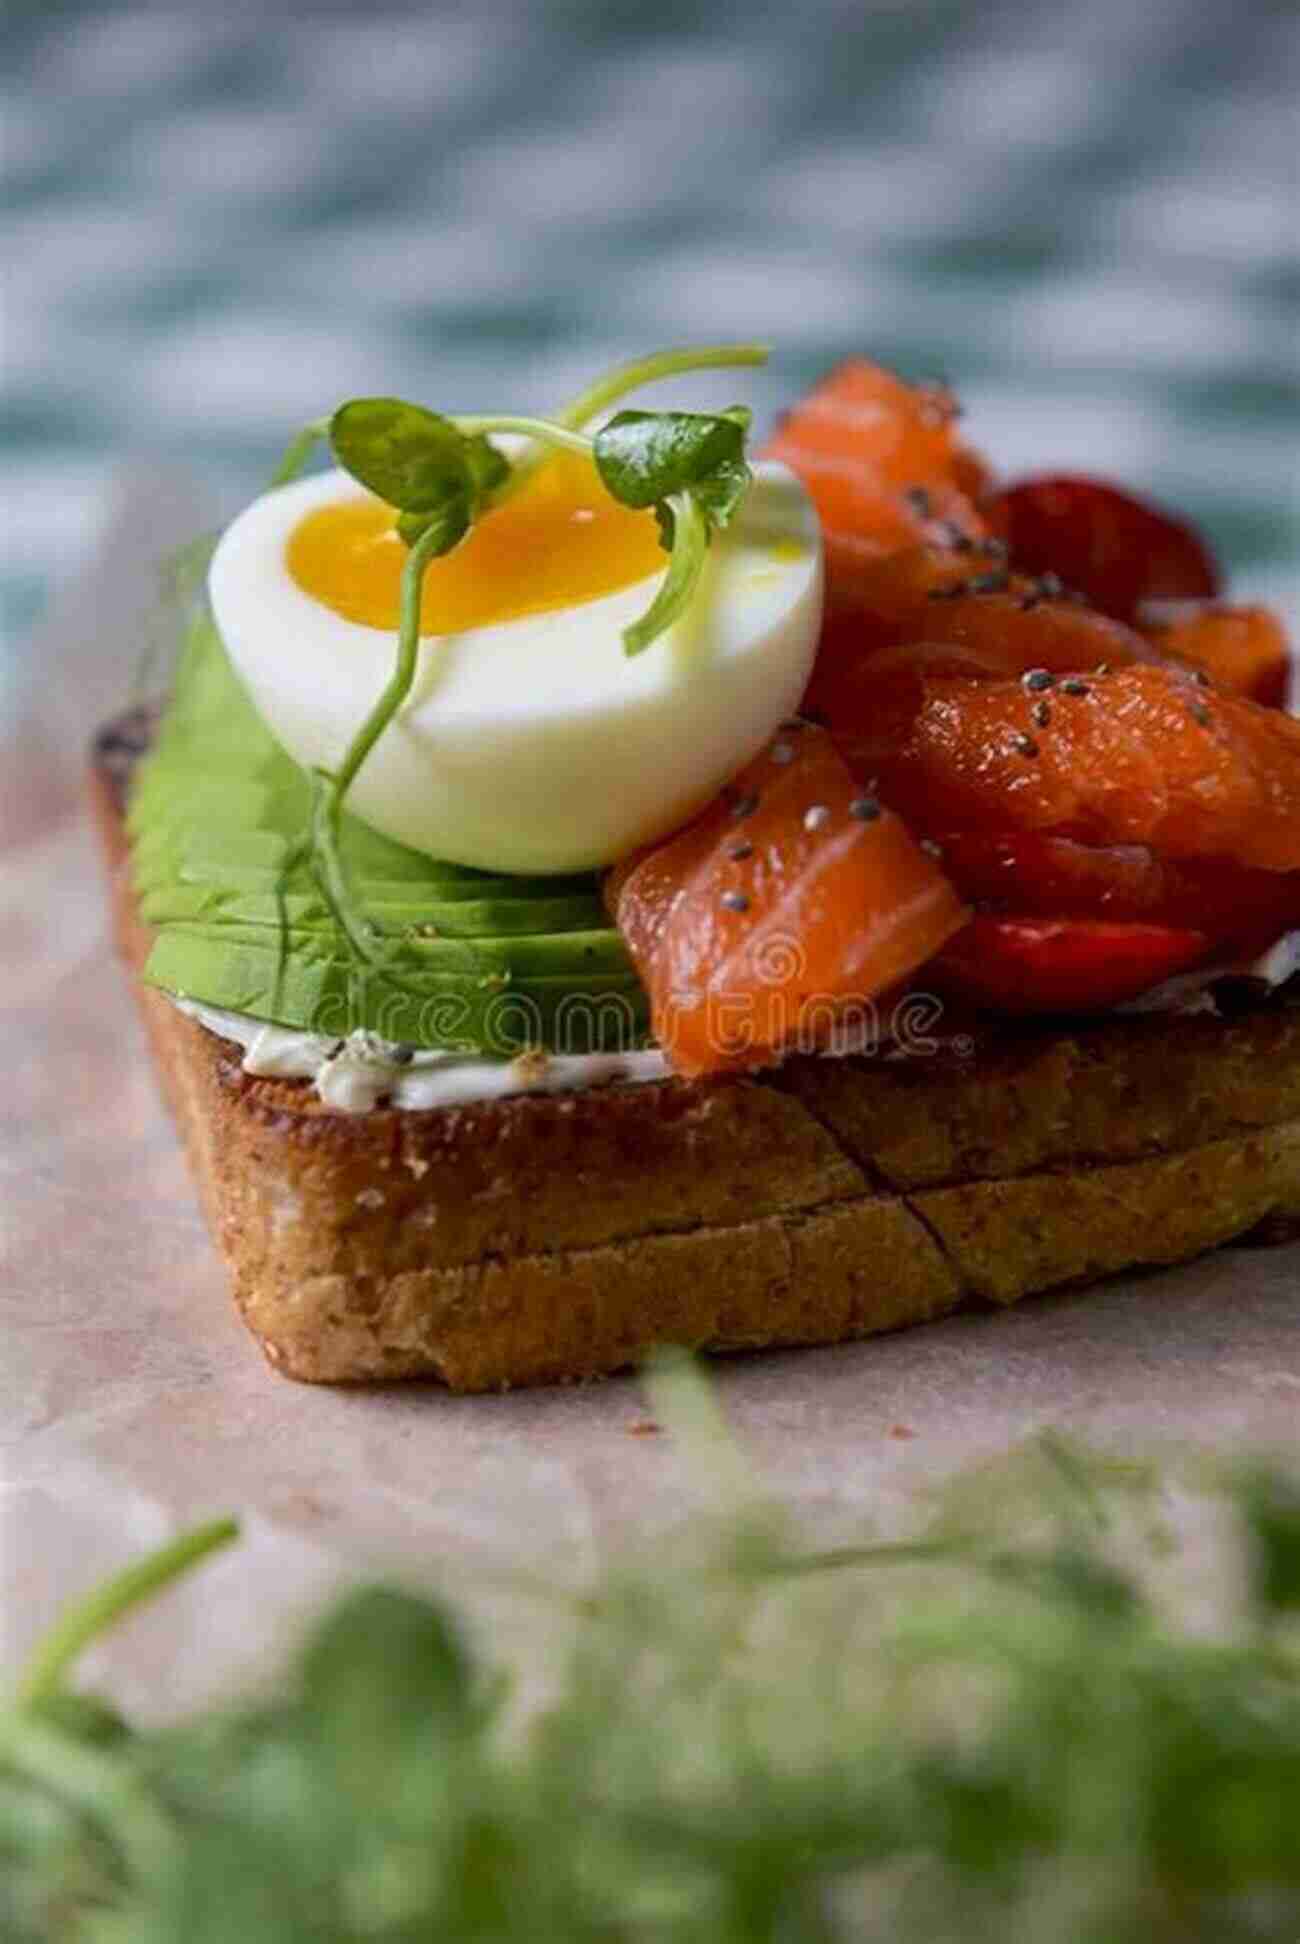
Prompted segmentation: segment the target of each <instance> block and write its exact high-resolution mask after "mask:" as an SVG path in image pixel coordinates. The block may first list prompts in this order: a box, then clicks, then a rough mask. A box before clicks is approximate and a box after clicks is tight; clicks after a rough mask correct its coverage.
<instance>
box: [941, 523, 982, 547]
mask: <svg viewBox="0 0 1300 1944" xmlns="http://www.w3.org/2000/svg"><path fill="white" fill-rule="evenodd" d="M942 532H943V539H944V545H945V546H947V547H950V548H951V550H952V551H953V553H963V554H966V553H974V551H975V542H974V541H973V540H972V539H971V537H970V535H969V533H967V531H966V529H965V527H959V526H958V524H957V522H956V521H955V520H945V521H944V523H943V528H942Z"/></svg>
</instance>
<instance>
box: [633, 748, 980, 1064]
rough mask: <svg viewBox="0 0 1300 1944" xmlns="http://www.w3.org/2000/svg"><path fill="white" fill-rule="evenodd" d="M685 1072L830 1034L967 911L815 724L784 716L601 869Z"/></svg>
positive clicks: (669, 1046)
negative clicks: (701, 796)
mask: <svg viewBox="0 0 1300 1944" xmlns="http://www.w3.org/2000/svg"><path fill="white" fill-rule="evenodd" d="M606 902H607V904H608V906H609V909H610V912H611V913H612V915H613V917H614V920H615V922H616V923H617V925H618V926H619V929H620V930H621V931H622V934H623V937H624V939H625V941H626V943H627V947H628V950H629V952H630V953H631V956H632V959H633V961H634V963H635V965H636V968H637V971H638V972H639V973H640V975H641V979H642V982H643V984H644V985H645V987H646V990H647V991H648V993H649V996H650V1006H651V1024H652V1027H653V1029H654V1032H655V1034H656V1037H657V1038H658V1039H659V1041H660V1043H661V1045H662V1046H663V1047H664V1049H665V1050H666V1051H667V1053H668V1054H669V1056H670V1057H671V1059H672V1063H673V1066H674V1068H675V1069H676V1070H677V1071H678V1072H679V1073H682V1074H687V1075H698V1074H704V1073H712V1072H719V1071H726V1070H728V1069H736V1068H745V1067H754V1066H762V1065H766V1064H769V1063H771V1062H772V1061H773V1060H775V1059H777V1058H779V1057H780V1055H781V1054H782V1053H783V1052H785V1051H789V1050H791V1049H793V1048H799V1049H801V1050H804V1051H811V1050H813V1049H814V1048H816V1047H819V1046H824V1045H827V1044H830V1043H832V1042H833V1041H834V1040H835V1039H836V1036H837V1034H840V1033H843V1032H844V1031H845V1030H846V1029H848V1030H850V1031H851V1030H852V1029H853V1027H854V1026H855V1025H857V1024H858V1023H859V1022H860V1023H862V1024H864V1025H867V1024H869V1019H868V1011H867V1009H868V1008H869V1007H870V1004H871V1001H872V1000H873V999H874V998H875V997H876V996H877V995H878V994H879V993H881V992H883V991H885V990H887V989H888V988H890V987H893V986H896V985H897V984H898V983H899V982H900V981H901V980H903V979H905V978H906V977H907V976H908V974H909V973H912V972H914V971H916V970H917V968H918V967H919V966H922V965H924V964H925V963H926V961H927V960H928V959H930V958H932V957H933V955H934V954H935V953H936V952H937V951H938V950H939V948H940V946H941V945H943V944H944V942H945V940H947V939H948V938H950V937H951V936H952V934H953V933H954V932H956V931H957V930H958V929H959V928H960V927H961V925H962V924H963V923H964V922H965V920H966V912H965V910H964V908H963V906H962V904H961V902H960V900H959V899H958V897H957V895H956V893H955V892H954V891H953V889H952V886H951V885H950V884H949V882H948V880H947V878H946V877H945V876H944V874H943V872H942V870H941V869H940V867H939V866H938V864H936V862H935V861H934V859H933V857H931V856H930V855H929V853H928V852H927V851H925V850H924V849H922V847H921V846H920V844H918V843H917V842H916V840H915V839H914V838H913V837H912V836H911V835H910V833H909V832H908V830H907V829H906V827H905V826H904V824H903V823H902V822H901V820H900V819H899V818H898V817H897V816H895V815H894V814H893V813H892V812H891V811H889V810H888V809H886V808H884V807H883V806H882V805H881V804H880V803H879V802H878V801H877V800H876V799H875V798H874V797H872V796H870V795H868V794H867V793H866V792H864V791H863V790H862V789H860V788H859V786H858V785H857V784H856V783H855V781H854V779H853V776H852V773H851V772H850V770H849V768H848V766H847V764H846V763H845V762H844V761H843V759H842V758H841V757H840V755H839V754H838V753H837V751H836V749H835V746H834V744H833V743H832V741H831V739H830V737H829V736H828V735H827V734H826V733H825V731H823V730H821V729H819V728H816V727H815V726H813V725H812V724H809V723H804V722H791V723H789V724H787V725H785V726H784V727H783V728H782V729H781V730H780V731H779V732H778V734H777V736H776V737H775V738H774V740H773V741H772V742H771V743H769V744H768V745H767V747H766V748H765V749H764V750H763V752H762V753H761V754H760V755H759V756H758V757H756V758H755V760H754V761H753V762H752V763H751V764H750V765H749V766H748V768H746V769H745V770H743V771H742V772H741V774H740V775H739V776H737V777H736V779H735V781H734V782H733V783H732V784H731V785H730V786H729V787H728V789H727V790H725V791H724V792H723V794H722V796H720V797H719V798H718V799H717V800H716V801H715V802H714V803H713V804H711V805H710V806H709V808H708V809H706V810H705V811H704V812H703V814H702V815H701V816H699V817H698V818H696V820H695V821H694V822H693V823H691V824H688V825H687V826H686V827H685V828H684V829H682V830H680V831H678V832H677V833H676V834H675V835H674V836H672V837H669V838H668V839H667V840H666V841H665V842H664V843H662V844H658V845H656V846H655V847H653V848H652V849H650V850H649V851H646V852H643V853H642V854H641V855H640V856H639V857H635V858H632V859H630V860H628V862H626V863H624V864H621V865H618V866H616V867H615V869H614V870H613V871H612V872H611V873H610V875H609V877H608V879H607V880H606Z"/></svg>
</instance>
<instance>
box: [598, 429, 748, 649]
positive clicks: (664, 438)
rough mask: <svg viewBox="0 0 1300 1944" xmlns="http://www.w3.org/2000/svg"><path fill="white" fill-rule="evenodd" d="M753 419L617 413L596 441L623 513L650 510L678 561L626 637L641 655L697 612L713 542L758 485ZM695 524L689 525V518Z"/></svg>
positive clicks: (600, 467) (602, 467)
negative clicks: (748, 455) (750, 454)
mask: <svg viewBox="0 0 1300 1944" xmlns="http://www.w3.org/2000/svg"><path fill="white" fill-rule="evenodd" d="M749 425H750V415H749V413H748V411H746V409H745V407H744V406H743V405H733V406H731V407H730V409H729V410H727V411H725V412H715V413H707V412H636V411H628V412H618V413H616V415H615V416H614V417H613V418H612V419H611V420H610V421H609V423H608V425H606V426H603V427H602V429H601V430H600V431H599V432H598V433H597V434H596V437H595V441H594V444H593V456H594V458H595V461H596V468H597V471H598V472H599V473H600V476H601V479H602V481H603V482H604V484H605V487H606V488H607V490H608V491H609V492H610V493H611V494H612V495H613V497H614V498H615V499H616V500H619V501H620V502H621V503H622V504H623V505H624V506H632V507H649V506H652V507H653V508H654V512H655V519H656V520H657V521H658V524H659V538H660V541H661V542H662V544H663V545H664V547H665V548H667V549H668V550H669V551H670V552H671V555H672V559H671V561H670V563H669V568H668V572H667V574H666V575H665V576H664V580H663V583H662V585H661V587H660V589H659V592H658V594H657V595H656V596H655V599H654V601H653V602H652V604H651V606H650V607H649V609H648V610H647V612H646V613H645V614H643V615H642V617H641V619H640V620H639V621H635V622H634V623H633V624H632V626H631V627H629V628H625V629H624V630H623V646H624V648H625V650H626V651H627V653H628V654H629V655H638V654H640V653H641V651H642V650H643V649H645V648H648V647H649V646H650V644H651V642H652V641H655V640H657V639H658V637H659V636H660V635H661V634H663V633H664V632H665V631H666V630H667V629H668V628H670V627H672V625H673V623H674V622H675V621H678V620H680V618H681V616H682V615H683V614H684V613H685V611H686V609H687V607H688V606H689V605H690V602H691V600H692V598H693V597H694V594H695V591H696V589H697V587H698V586H699V582H700V576H701V574H702V573H703V572H704V562H705V559H706V557H707V554H708V549H709V541H710V539H711V537H712V535H713V534H714V533H715V532H717V531H719V530H720V529H721V528H722V527H725V526H726V525H727V524H728V522H729V521H730V520H731V518H732V516H733V514H734V513H735V511H736V508H737V507H738V506H739V505H740V502H741V500H742V499H743V497H744V494H745V490H746V488H747V487H748V485H749V482H750V479H751V477H752V475H751V473H750V470H749V467H748V465H747V464H746V462H745V438H746V435H747V434H748V432H749ZM687 516H689V517H687Z"/></svg>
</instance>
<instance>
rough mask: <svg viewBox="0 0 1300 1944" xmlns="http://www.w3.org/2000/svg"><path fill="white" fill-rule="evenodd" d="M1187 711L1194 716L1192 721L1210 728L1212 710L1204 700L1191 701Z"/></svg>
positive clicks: (1202, 726)
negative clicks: (1210, 710)
mask: <svg viewBox="0 0 1300 1944" xmlns="http://www.w3.org/2000/svg"><path fill="white" fill-rule="evenodd" d="M1187 713H1188V715H1189V716H1190V717H1191V718H1192V721H1193V722H1195V723H1197V724H1198V725H1199V727H1200V728H1202V729H1208V728H1209V726H1210V712H1209V710H1208V709H1207V708H1206V706H1205V704H1204V702H1190V703H1189V704H1188V706H1187Z"/></svg>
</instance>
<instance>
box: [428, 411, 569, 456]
mask: <svg viewBox="0 0 1300 1944" xmlns="http://www.w3.org/2000/svg"><path fill="white" fill-rule="evenodd" d="M452 423H453V424H454V425H455V426H456V429H457V430H458V431H460V432H463V433H464V434H465V435H466V437H467V438H473V437H474V436H475V434H476V433H479V432H486V433H492V432H519V433H522V434H523V436H524V437H525V438H527V439H535V440H536V441H537V442H538V443H539V444H543V445H551V446H558V447H559V448H560V450H561V451H563V452H576V453H578V454H579V456H580V457H581V458H583V459H590V457H591V440H590V439H587V438H584V437H583V435H582V433H581V432H574V431H571V430H570V429H569V428H568V427H567V426H564V425H561V424H559V423H558V422H557V421H556V420H554V419H545V418H529V417H527V416H526V415H523V414H520V413H516V412H491V413H487V414H478V413H476V414H473V415H471V416H470V417H467V418H463V417H459V416H458V417H457V418H455V419H454V420H453V421H452Z"/></svg>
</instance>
